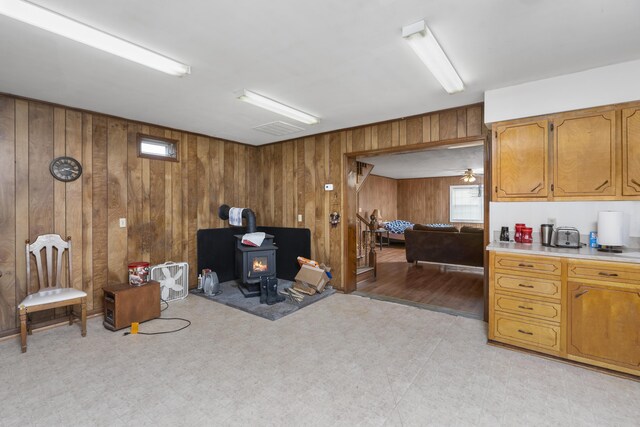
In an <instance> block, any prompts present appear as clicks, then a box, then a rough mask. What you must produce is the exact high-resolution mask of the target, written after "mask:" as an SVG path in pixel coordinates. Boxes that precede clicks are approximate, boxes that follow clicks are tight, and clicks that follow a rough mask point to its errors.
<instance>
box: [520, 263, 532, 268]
mask: <svg viewBox="0 0 640 427" xmlns="http://www.w3.org/2000/svg"><path fill="white" fill-rule="evenodd" d="M518 267H527V268H533V264H523V263H520V264H518Z"/></svg>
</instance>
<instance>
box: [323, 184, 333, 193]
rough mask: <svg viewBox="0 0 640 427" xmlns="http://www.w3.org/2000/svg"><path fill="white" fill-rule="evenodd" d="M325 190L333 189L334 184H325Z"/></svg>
mask: <svg viewBox="0 0 640 427" xmlns="http://www.w3.org/2000/svg"><path fill="white" fill-rule="evenodd" d="M324 191H333V184H325V185H324Z"/></svg>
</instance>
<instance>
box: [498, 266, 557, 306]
mask: <svg viewBox="0 0 640 427" xmlns="http://www.w3.org/2000/svg"><path fill="white" fill-rule="evenodd" d="M494 289H495V290H496V291H501V290H502V291H509V292H518V293H522V294H527V295H535V296H540V297H547V298H554V299H558V300H559V299H560V292H561V289H562V284H561V281H560V279H558V280H551V279H549V280H547V279H537V278H530V277H522V276H510V275H508V274H502V273H496V274H495V279H494Z"/></svg>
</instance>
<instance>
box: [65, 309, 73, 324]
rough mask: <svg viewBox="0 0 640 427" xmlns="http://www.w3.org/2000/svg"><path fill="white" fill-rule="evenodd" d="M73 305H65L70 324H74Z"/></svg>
mask: <svg viewBox="0 0 640 427" xmlns="http://www.w3.org/2000/svg"><path fill="white" fill-rule="evenodd" d="M72 308H73V307H72V306H70V305H68V306H66V307H65V309H66V310H67V316H68V317H69V326H71V325H73V310H72Z"/></svg>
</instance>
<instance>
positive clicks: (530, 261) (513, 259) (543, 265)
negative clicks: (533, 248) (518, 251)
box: [494, 254, 562, 276]
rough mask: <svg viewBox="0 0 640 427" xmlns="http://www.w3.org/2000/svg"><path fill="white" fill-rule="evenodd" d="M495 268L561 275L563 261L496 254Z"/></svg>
mask: <svg viewBox="0 0 640 427" xmlns="http://www.w3.org/2000/svg"><path fill="white" fill-rule="evenodd" d="M494 265H495V268H496V269H500V270H514V271H519V272H522V273H532V272H533V273H543V274H550V275H554V276H560V273H561V271H562V261H561V260H560V259H554V258H549V257H529V256H518V255H513V254H496V258H495V263H494Z"/></svg>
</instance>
